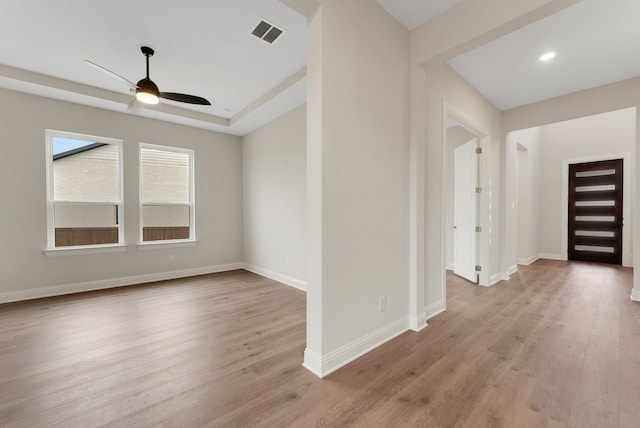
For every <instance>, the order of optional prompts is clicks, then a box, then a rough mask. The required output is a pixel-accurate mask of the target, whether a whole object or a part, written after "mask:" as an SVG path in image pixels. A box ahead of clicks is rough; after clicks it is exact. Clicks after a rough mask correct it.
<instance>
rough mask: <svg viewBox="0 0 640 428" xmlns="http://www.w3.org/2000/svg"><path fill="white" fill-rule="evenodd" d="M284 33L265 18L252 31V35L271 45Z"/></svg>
mask: <svg viewBox="0 0 640 428" xmlns="http://www.w3.org/2000/svg"><path fill="white" fill-rule="evenodd" d="M282 33H284V30H283V29H282V28H278V27H276V26H275V24H272V23H271V22H269V21H267V20H266V19H264V18H260V19H258V22H257V23H256V25H254V27H253V29H252V30H251V34H253V35H254V36H256V37H257V38H259V39H260V40H264V41H265V42H267V43H269V44H270V45H271V44H273V42H275V41H276V40H278V38H279V37H280V36H281V35H282Z"/></svg>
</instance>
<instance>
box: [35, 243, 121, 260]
mask: <svg viewBox="0 0 640 428" xmlns="http://www.w3.org/2000/svg"><path fill="white" fill-rule="evenodd" d="M127 247H128V246H127V245H121V244H114V245H83V246H78V247H57V248H50V249H48V250H42V253H43V254H44V255H45V256H47V257H68V256H86V255H90V254H106V253H121V252H124V251H127Z"/></svg>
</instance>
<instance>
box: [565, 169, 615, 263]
mask: <svg viewBox="0 0 640 428" xmlns="http://www.w3.org/2000/svg"><path fill="white" fill-rule="evenodd" d="M623 166H624V162H623V160H622V159H615V160H607V161H599V162H588V163H579V164H570V165H569V186H568V192H569V198H568V200H569V205H568V217H569V219H568V220H569V222H568V252H567V255H568V259H569V260H582V261H589V262H599V263H611V264H622V224H623V223H622V222H623V218H622V215H623V213H622V207H623Z"/></svg>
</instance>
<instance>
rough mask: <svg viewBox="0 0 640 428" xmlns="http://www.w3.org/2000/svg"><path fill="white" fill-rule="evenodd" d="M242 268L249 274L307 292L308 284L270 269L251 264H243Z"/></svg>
mask: <svg viewBox="0 0 640 428" xmlns="http://www.w3.org/2000/svg"><path fill="white" fill-rule="evenodd" d="M242 267H243V268H244V269H245V270H248V271H249V272H253V273H255V274H258V275H261V276H265V277H267V278H270V279H273V280H274V281H278V282H281V283H283V284H286V285H289V286H291V287H294V288H297V289H298V290H302V291H307V282H306V281H303V280H301V279H296V278H293V277H290V276H287V275H283V274H281V273H278V272H274V271H271V270H269V269H264V268H261V267H258V266H254V265H251V264H249V263H242Z"/></svg>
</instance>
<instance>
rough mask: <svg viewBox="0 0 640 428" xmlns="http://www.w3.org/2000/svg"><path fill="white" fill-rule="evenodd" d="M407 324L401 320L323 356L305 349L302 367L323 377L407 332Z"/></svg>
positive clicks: (405, 320) (404, 320) (405, 319)
mask: <svg viewBox="0 0 640 428" xmlns="http://www.w3.org/2000/svg"><path fill="white" fill-rule="evenodd" d="M407 324H408V320H407V318H401V319H399V320H397V321H395V322H392V323H391V324H388V325H386V326H384V327H382V328H379V329H378V330H376V331H374V332H371V333H369V334H367V335H365V336H363V337H361V338H360V339H357V340H354V341H353V342H351V343H348V344H347V345H345V346H342V347H340V348H338V349H336V350H335V351H332V352H329V353H328V354H326V355H324V356H320V355H317V354H316V353H314V352H312V351H310V350H309V349H305V351H304V363H303V364H302V365H303V367H305V368H306V369H307V370H309V371H311V372H312V373H313V374H315V375H316V376H318V377H320V378H322V377H325V376H327V375H329V374H331V373H333V372H334V371H336V370H338V369H339V368H341V367H344V366H346V365H347V364H349V363H350V362H352V361H354V360H355V359H357V358H359V357H361V356H362V355H364V354H366V353H368V352H369V351H371V350H373V349H375V348H377V347H378V346H381V345H382V344H384V343H386V342H388V341H390V340H391V339H394V338H396V337H398V336H399V335H401V334H402V333H404V332H406V331H408V328H407Z"/></svg>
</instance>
